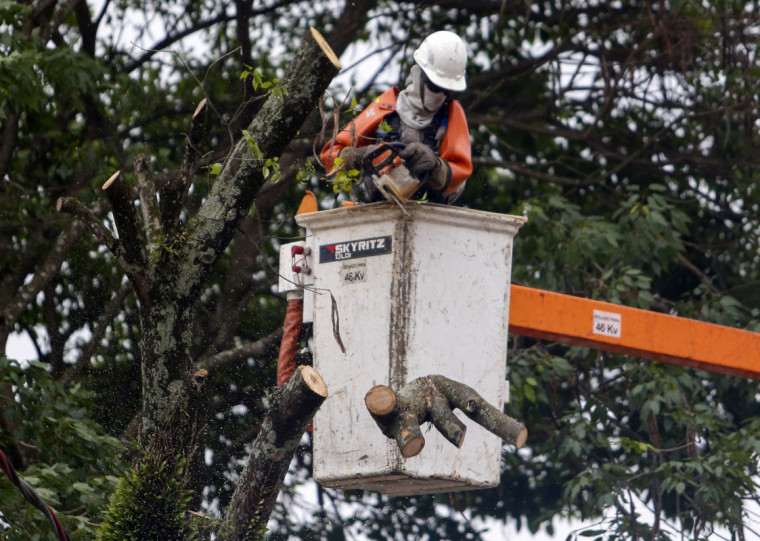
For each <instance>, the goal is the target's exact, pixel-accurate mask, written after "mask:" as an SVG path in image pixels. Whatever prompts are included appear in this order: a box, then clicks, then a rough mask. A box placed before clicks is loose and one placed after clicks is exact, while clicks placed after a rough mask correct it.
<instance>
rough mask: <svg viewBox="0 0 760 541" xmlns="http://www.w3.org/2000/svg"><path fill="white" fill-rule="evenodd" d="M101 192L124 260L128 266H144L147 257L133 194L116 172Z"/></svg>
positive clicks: (118, 172) (119, 172)
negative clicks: (122, 249) (109, 209)
mask: <svg viewBox="0 0 760 541" xmlns="http://www.w3.org/2000/svg"><path fill="white" fill-rule="evenodd" d="M103 191H105V192H106V197H107V198H108V201H109V202H110V203H111V210H112V212H113V219H114V222H116V231H117V232H118V233H119V239H120V240H121V243H122V246H123V247H124V259H125V261H127V262H128V263H130V264H135V265H140V266H142V265H144V264H145V262H147V257H146V254H145V252H144V248H145V244H144V241H143V238H144V237H143V235H142V232H141V229H140V225H139V221H138V219H137V209H136V207H135V194H134V192H133V191H132V189H131V188H130V187H129V185H128V184H127V183H126V181H125V180H124V177H123V176H122V175H121V171H116V173H114V174H113V175H111V178H109V179H108V180H107V181H106V182H105V184H103Z"/></svg>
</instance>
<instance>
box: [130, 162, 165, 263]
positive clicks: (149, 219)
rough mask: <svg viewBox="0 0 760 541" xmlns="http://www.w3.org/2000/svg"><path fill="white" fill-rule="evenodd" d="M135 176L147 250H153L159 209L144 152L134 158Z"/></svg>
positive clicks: (158, 234)
mask: <svg viewBox="0 0 760 541" xmlns="http://www.w3.org/2000/svg"><path fill="white" fill-rule="evenodd" d="M135 176H136V177H137V191H138V193H139V194H140V208H141V209H142V215H143V223H144V225H145V234H146V236H147V239H148V252H150V253H152V252H154V251H155V250H156V249H157V247H158V243H159V241H160V236H161V210H160V209H159V207H158V198H157V197H156V183H155V180H154V179H153V169H152V168H151V166H150V158H148V157H147V156H146V155H145V154H139V155H138V156H137V157H136V158H135Z"/></svg>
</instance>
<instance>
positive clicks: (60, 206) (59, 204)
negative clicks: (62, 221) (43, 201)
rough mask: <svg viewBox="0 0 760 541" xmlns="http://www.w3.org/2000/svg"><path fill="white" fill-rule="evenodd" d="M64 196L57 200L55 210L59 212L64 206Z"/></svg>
mask: <svg viewBox="0 0 760 541" xmlns="http://www.w3.org/2000/svg"><path fill="white" fill-rule="evenodd" d="M63 203H64V201H63V197H59V198H58V200H57V201H56V202H55V210H57V211H58V212H61V209H62V208H63Z"/></svg>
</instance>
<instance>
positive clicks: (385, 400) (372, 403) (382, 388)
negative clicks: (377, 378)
mask: <svg viewBox="0 0 760 541" xmlns="http://www.w3.org/2000/svg"><path fill="white" fill-rule="evenodd" d="M364 403H365V404H366V406H367V409H368V410H369V411H370V413H373V414H375V415H388V414H389V413H391V412H392V411H393V410H394V409H396V393H395V392H394V391H393V389H391V388H390V387H388V386H387V385H376V386H374V387H372V388H371V389H370V390H369V391H367V394H366V395H365V396H364Z"/></svg>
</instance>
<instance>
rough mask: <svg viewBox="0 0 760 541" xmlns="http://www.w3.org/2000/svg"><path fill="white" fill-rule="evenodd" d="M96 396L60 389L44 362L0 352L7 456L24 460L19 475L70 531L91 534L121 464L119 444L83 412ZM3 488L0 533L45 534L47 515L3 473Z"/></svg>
mask: <svg viewBox="0 0 760 541" xmlns="http://www.w3.org/2000/svg"><path fill="white" fill-rule="evenodd" d="M93 399H94V395H93V394H92V393H89V392H87V391H85V390H83V389H82V387H81V386H80V385H76V386H74V387H71V388H69V389H65V388H64V387H63V386H62V385H61V384H60V383H58V382H56V381H55V380H54V379H53V378H52V377H51V376H50V373H49V372H48V370H47V368H46V366H45V365H43V364H42V363H38V362H32V363H29V364H28V365H26V366H23V365H22V364H20V363H18V362H16V361H12V360H9V359H7V358H6V357H5V356H0V402H1V403H2V419H0V446H2V448H3V449H4V450H5V451H6V453H7V454H8V457H9V458H10V459H11V460H12V461H14V462H18V461H20V460H23V462H24V463H26V464H28V466H27V467H25V468H24V469H23V470H20V471H19V475H20V476H21V477H22V478H23V479H24V480H25V481H27V482H28V483H29V484H30V485H31V486H32V487H33V488H34V489H35V490H36V491H37V493H38V494H39V495H40V496H41V497H42V498H43V499H44V500H45V501H46V502H47V503H48V505H50V506H51V507H53V508H54V509H55V510H56V512H57V514H58V516H59V518H60V519H61V520H62V521H63V524H64V526H65V527H66V529H67V530H68V531H69V533H70V534H71V535H72V538H73V539H89V538H92V536H93V534H94V533H95V530H96V528H97V523H98V521H99V518H100V512H101V509H102V508H103V507H104V506H105V504H106V502H107V501H108V497H109V496H110V494H111V492H113V490H114V489H115V488H116V483H117V477H116V476H115V475H118V473H119V472H120V471H121V470H122V468H123V467H124V464H123V463H122V461H121V459H120V458H119V457H120V454H121V453H122V452H123V447H122V445H121V444H120V443H119V441H118V440H116V439H114V438H113V437H111V436H108V435H106V434H105V431H104V430H103V428H102V427H100V426H99V425H98V424H96V423H95V422H93V421H92V420H90V419H89V418H88V411H89V410H90V409H91V407H92V400H93ZM0 496H1V499H2V502H3V505H2V509H0V520H1V521H2V522H3V523H5V525H4V526H3V529H2V530H0V538H3V539H18V538H19V535H23V536H25V537H27V538H30V539H31V538H35V536H37V537H38V538H44V539H47V538H48V537H49V535H50V525H49V523H48V522H47V519H46V518H45V517H44V516H43V515H42V514H41V513H40V512H39V511H37V510H36V509H35V508H33V507H32V506H31V505H30V504H29V503H28V502H27V501H26V500H25V499H24V498H23V496H22V495H21V493H20V492H19V491H18V489H17V488H16V487H15V486H14V485H13V484H12V483H11V482H10V480H9V479H7V478H5V477H4V476H3V477H2V478H0Z"/></svg>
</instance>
